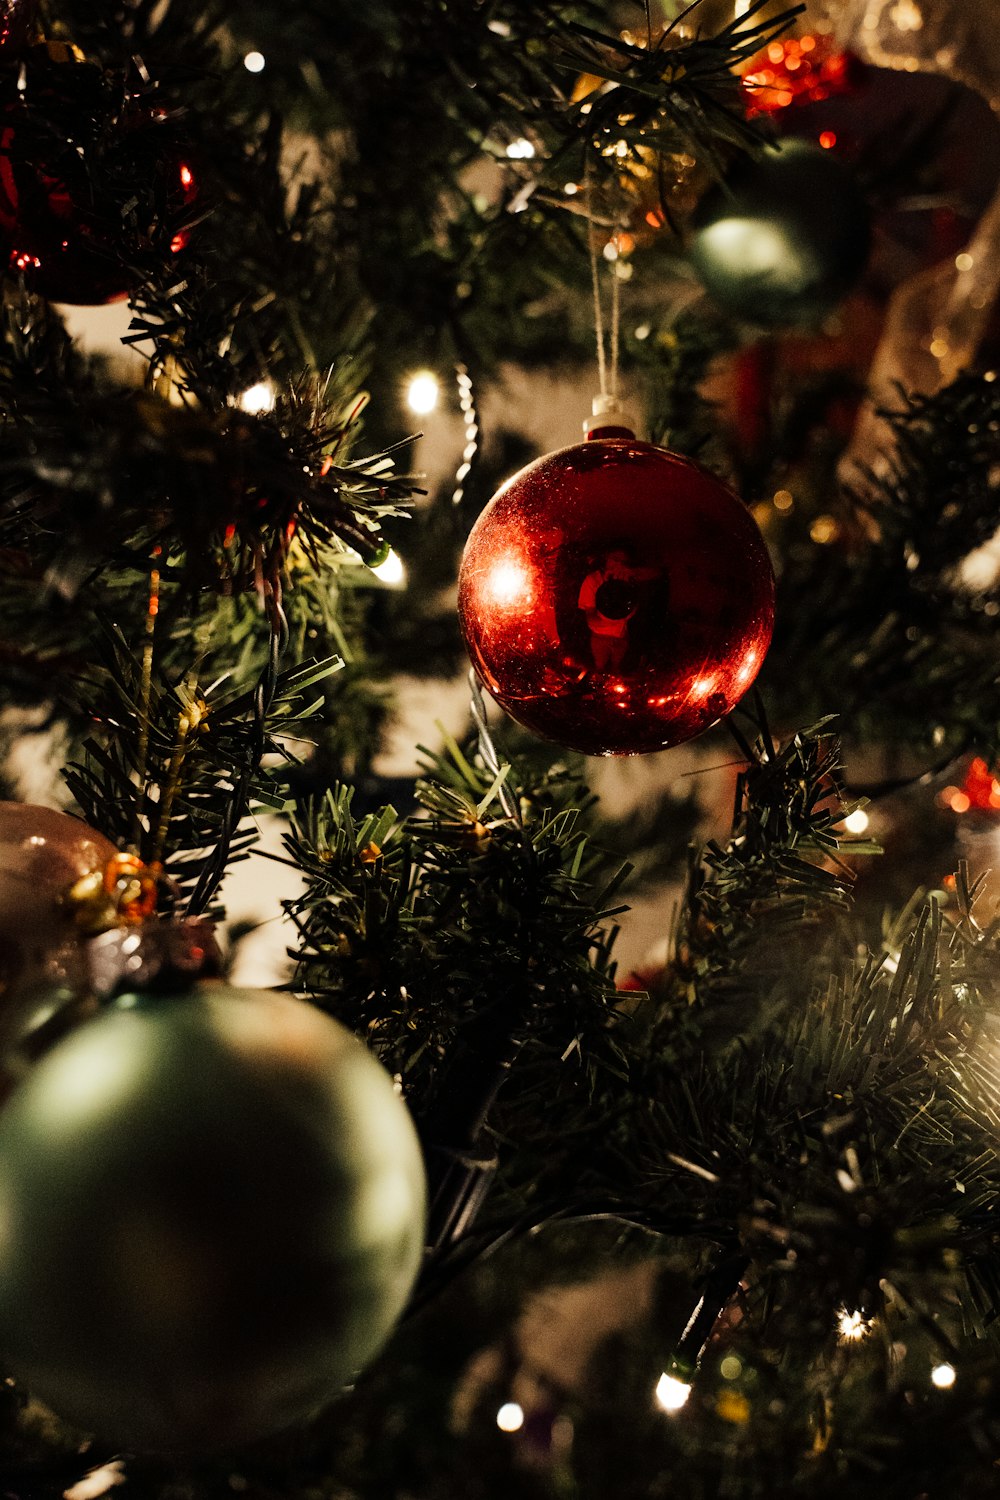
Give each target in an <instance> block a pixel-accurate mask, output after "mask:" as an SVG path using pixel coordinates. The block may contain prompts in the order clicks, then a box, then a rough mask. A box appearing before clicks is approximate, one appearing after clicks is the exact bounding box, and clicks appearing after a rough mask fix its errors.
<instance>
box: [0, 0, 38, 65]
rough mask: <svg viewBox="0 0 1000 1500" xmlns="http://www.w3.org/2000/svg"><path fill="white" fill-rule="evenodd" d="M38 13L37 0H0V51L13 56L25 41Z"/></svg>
mask: <svg viewBox="0 0 1000 1500" xmlns="http://www.w3.org/2000/svg"><path fill="white" fill-rule="evenodd" d="M37 13H38V0H0V53H3V55H4V56H5V57H11V56H14V55H15V54H16V53H18V52H20V50H21V48H22V47H24V46H25V45H26V43H27V40H28V38H29V36H30V35H31V32H32V28H33V27H34V24H35V16H36V15H37Z"/></svg>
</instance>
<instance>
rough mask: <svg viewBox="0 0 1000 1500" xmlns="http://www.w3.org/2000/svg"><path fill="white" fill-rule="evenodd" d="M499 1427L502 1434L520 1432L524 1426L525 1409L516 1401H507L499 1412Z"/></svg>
mask: <svg viewBox="0 0 1000 1500" xmlns="http://www.w3.org/2000/svg"><path fill="white" fill-rule="evenodd" d="M497 1426H498V1427H499V1429H500V1431H501V1432H520V1430H521V1428H522V1427H523V1426H524V1409H523V1407H520V1406H518V1404H517V1402H516V1401H505V1402H504V1404H503V1406H501V1408H500V1410H499V1411H498V1412H497Z"/></svg>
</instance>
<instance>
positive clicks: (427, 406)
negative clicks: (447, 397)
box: [406, 370, 441, 417]
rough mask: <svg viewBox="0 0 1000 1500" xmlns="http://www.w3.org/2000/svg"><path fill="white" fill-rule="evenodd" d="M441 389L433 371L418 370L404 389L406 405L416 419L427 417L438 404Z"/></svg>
mask: <svg viewBox="0 0 1000 1500" xmlns="http://www.w3.org/2000/svg"><path fill="white" fill-rule="evenodd" d="M440 393H441V387H440V386H439V385H438V378H437V376H436V375H435V374H434V371H433V370H418V371H417V373H416V374H415V375H413V376H411V378H410V383H409V385H408V386H407V387H406V404H407V406H408V407H409V408H410V410H411V411H412V412H413V413H414V415H415V416H418V417H427V416H429V415H430V414H431V412H432V411H433V410H434V409H435V407H436V406H437V404H438V396H439V395H440Z"/></svg>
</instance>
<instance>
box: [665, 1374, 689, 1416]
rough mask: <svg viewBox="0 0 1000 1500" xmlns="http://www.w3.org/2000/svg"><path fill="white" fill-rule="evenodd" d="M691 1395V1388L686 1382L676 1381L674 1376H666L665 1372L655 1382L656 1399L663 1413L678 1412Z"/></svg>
mask: <svg viewBox="0 0 1000 1500" xmlns="http://www.w3.org/2000/svg"><path fill="white" fill-rule="evenodd" d="M690 1394H691V1387H690V1386H689V1385H688V1383H687V1381H686V1380H678V1379H677V1376H676V1375H668V1374H667V1373H666V1371H664V1373H663V1374H662V1375H661V1376H660V1378H659V1380H658V1381H657V1382H656V1399H657V1401H658V1402H659V1404H660V1406H662V1408H663V1410H664V1411H680V1409H681V1407H682V1406H683V1405H684V1404H685V1402H686V1401H687V1398H688V1397H689V1396H690Z"/></svg>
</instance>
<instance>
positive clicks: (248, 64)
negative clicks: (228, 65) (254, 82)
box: [243, 52, 267, 73]
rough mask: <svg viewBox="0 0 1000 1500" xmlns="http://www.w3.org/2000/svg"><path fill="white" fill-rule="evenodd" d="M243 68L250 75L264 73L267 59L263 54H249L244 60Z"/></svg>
mask: <svg viewBox="0 0 1000 1500" xmlns="http://www.w3.org/2000/svg"><path fill="white" fill-rule="evenodd" d="M243 66H244V67H245V68H246V70H247V72H248V73H263V71H264V69H265V67H266V66H267V59H266V58H265V56H264V54H263V52H248V53H247V55H246V57H245V58H244V59H243Z"/></svg>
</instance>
